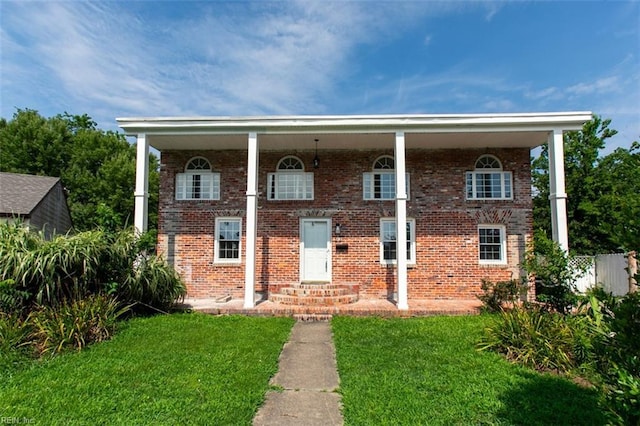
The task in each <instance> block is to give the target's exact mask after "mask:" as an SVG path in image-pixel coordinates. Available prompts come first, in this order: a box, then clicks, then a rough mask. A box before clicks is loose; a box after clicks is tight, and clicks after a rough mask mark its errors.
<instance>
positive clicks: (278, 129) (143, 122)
mask: <svg viewBox="0 0 640 426" xmlns="http://www.w3.org/2000/svg"><path fill="white" fill-rule="evenodd" d="M591 118H592V113H591V112H588V111H578V112H554V113H551V112H547V113H515V114H514V113H510V114H440V115H432V114H428V115H426V114H423V115H409V114H408V115H343V116H265V117H146V118H144V117H142V118H117V119H116V121H117V122H118V125H119V126H120V127H121V128H122V129H123V130H124V131H125V132H126V133H127V134H130V135H133V134H138V133H147V134H244V133H249V132H256V133H261V134H269V133H271V134H276V133H279V134H282V133H306V132H313V133H331V132H341V133H387V132H393V133H395V132H396V131H407V132H419V133H430V132H467V131H478V130H483V131H514V130H517V131H540V130H550V131H551V130H553V129H562V130H579V129H581V128H582V125H583V124H584V123H585V122H586V121H589V120H590V119H591Z"/></svg>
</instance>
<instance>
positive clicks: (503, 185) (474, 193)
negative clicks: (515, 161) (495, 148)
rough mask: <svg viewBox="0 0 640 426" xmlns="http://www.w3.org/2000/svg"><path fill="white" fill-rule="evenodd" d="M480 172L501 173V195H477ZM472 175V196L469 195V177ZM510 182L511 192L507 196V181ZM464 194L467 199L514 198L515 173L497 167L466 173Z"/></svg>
mask: <svg viewBox="0 0 640 426" xmlns="http://www.w3.org/2000/svg"><path fill="white" fill-rule="evenodd" d="M480 174H499V175H500V195H501V196H500V197H478V195H477V176H478V175H480ZM469 176H471V196H469V187H468V177H469ZM507 180H508V182H509V188H510V190H511V191H510V194H509V196H508V197H506V196H505V192H506V182H507ZM464 194H465V198H466V199H467V200H513V174H512V173H511V172H505V171H503V170H495V169H479V170H474V171H471V172H466V174H465V187H464Z"/></svg>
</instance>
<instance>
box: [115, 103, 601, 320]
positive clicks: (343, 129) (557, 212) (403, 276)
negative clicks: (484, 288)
mask: <svg viewBox="0 0 640 426" xmlns="http://www.w3.org/2000/svg"><path fill="white" fill-rule="evenodd" d="M590 118H591V113H589V112H561V113H526V114H463V115H383V116H375V115H373V116H288V117H181V118H155V117H152V118H121V119H118V123H119V125H120V127H121V128H123V129H124V130H125V131H126V132H127V134H128V135H133V136H135V137H136V138H137V153H138V156H137V165H138V167H137V175H136V189H135V226H136V229H137V230H138V231H140V232H143V231H145V230H146V228H147V203H148V201H147V200H148V170H147V167H148V162H147V158H148V154H149V148H150V147H154V148H156V149H158V150H160V151H165V150H169V151H171V150H238V151H244V152H246V154H243V155H246V163H245V164H246V186H245V189H246V191H245V194H246V195H245V205H246V210H244V215H245V216H244V219H243V220H244V223H245V225H246V235H245V244H244V247H243V248H244V253H245V255H244V258H243V264H244V298H243V299H242V309H243V310H255V311H256V312H260V311H265V310H268V309H270V308H269V306H270V305H269V304H270V303H274V302H273V301H266V302H261V303H257V301H256V298H255V293H256V285H257V272H258V271H257V264H256V261H257V257H258V255H259V253H258V238H259V236H258V231H257V229H258V224H259V220H260V216H259V215H258V197H259V191H258V172H259V164H258V163H259V158H260V153H261V152H267V151H278V150H280V151H282V150H300V149H306V150H309V149H313V147H314V145H313V141H314V140H319V143H316V144H317V145H319V146H318V149H319V150H320V153H321V154H322V152H327V151H338V150H372V149H377V150H379V149H385V150H389V151H391V152H393V161H394V163H395V168H394V172H393V173H394V175H395V184H396V188H397V191H396V194H395V198H394V199H393V202H394V211H393V217H394V218H395V229H403V228H404V227H405V224H406V222H407V200H408V194H407V193H406V191H405V172H406V169H405V158H406V153H407V151H408V150H411V149H425V150H430V149H433V150H438V149H440V150H442V149H447V150H452V149H461V150H463V149H491V148H494V149H495V148H534V147H537V146H539V145H541V144H543V143H545V142H547V143H548V144H549V152H550V155H549V162H550V167H549V169H550V184H551V197H550V202H551V206H552V219H553V224H552V225H553V237H554V239H555V240H556V241H557V242H559V244H560V245H561V246H562V247H564V248H568V240H567V220H566V194H565V189H564V166H563V132H564V131H567V130H579V129H580V128H581V127H582V124H583V123H584V122H585V121H587V120H589V119H590ZM314 163H315V161H314ZM328 223H329V227H328V229H329V230H331V229H333V227H334V226H335V224H333V223H331V222H328ZM396 244H397V246H398V247H404V246H405V245H406V244H407V239H406V235H405V233H404V232H398V233H397V240H396ZM407 260H408V259H407V254H406V252H405V251H404V250H398V251H397V259H396V265H395V267H394V268H393V273H394V274H395V282H396V283H397V284H396V285H397V290H396V292H395V299H394V300H393V302H389V301H384V300H381V301H379V302H377V301H372V302H369V301H364V300H363V301H361V302H360V301H359V302H360V303H361V305H366V304H368V303H374V302H377V303H380V304H381V306H385V309H386V308H387V307H388V308H390V309H393V310H396V311H397V310H400V311H407V312H411V311H412V310H414V309H418V310H419V309H421V308H419V305H420V303H421V302H420V301H419V300H411V303H409V300H408V286H409V285H410V283H408V279H407V275H408V274H407V269H408V267H407ZM234 303H237V302H234ZM443 303H447V302H443ZM456 303H457V302H456ZM354 305H355V304H350V305H349V306H348V307H344V308H343V309H355V310H356V311H357V310H359V308H358V307H356V306H354ZM229 306H230V305H229ZM220 309H222V308H220ZM281 309H282V310H284V311H286V310H287V309H293V308H287V307H283V308H281ZM336 309H338V308H336ZM366 310H368V311H371V310H375V307H374V306H368V307H367V308H366Z"/></svg>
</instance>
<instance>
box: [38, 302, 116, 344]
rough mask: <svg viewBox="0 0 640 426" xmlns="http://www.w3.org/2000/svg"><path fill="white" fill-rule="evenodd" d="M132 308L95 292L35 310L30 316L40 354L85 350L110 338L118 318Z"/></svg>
mask: <svg viewBox="0 0 640 426" xmlns="http://www.w3.org/2000/svg"><path fill="white" fill-rule="evenodd" d="M127 310H128V307H124V308H123V307H121V304H120V303H118V302H117V301H116V299H115V298H113V297H110V296H104V295H91V296H87V297H84V298H82V299H78V300H71V301H64V302H62V303H60V304H58V305H56V306H42V307H40V308H38V309H35V310H33V311H32V312H31V313H30V314H29V317H28V319H27V321H28V322H29V324H30V325H31V327H32V330H33V331H32V337H33V339H34V342H35V345H36V350H37V352H38V353H39V354H45V353H48V352H52V353H58V352H61V351H63V350H65V349H70V348H75V349H77V350H81V349H82V348H84V347H85V346H86V345H88V344H91V343H94V342H101V341H104V340H107V339H109V338H110V337H111V336H112V334H113V333H114V331H115V328H116V322H117V320H118V318H119V317H120V316H121V315H122V314H124V313H125V312H126V311H127Z"/></svg>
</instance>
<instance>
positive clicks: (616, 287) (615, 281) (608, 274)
mask: <svg viewBox="0 0 640 426" xmlns="http://www.w3.org/2000/svg"><path fill="white" fill-rule="evenodd" d="M572 260H573V263H572V265H571V266H573V267H574V269H575V270H576V271H577V272H576V280H575V283H574V284H575V286H576V288H577V290H578V291H579V292H581V293H584V292H585V291H587V289H589V288H591V287H594V286H596V285H600V286H601V287H602V288H603V289H604V290H606V291H607V292H610V293H613V294H614V295H615V296H624V295H625V294H627V293H628V292H629V272H628V271H627V269H626V268H627V267H628V262H627V256H626V255H625V254H623V253H616V254H599V255H597V256H576V257H575V258H573V259H572Z"/></svg>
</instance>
